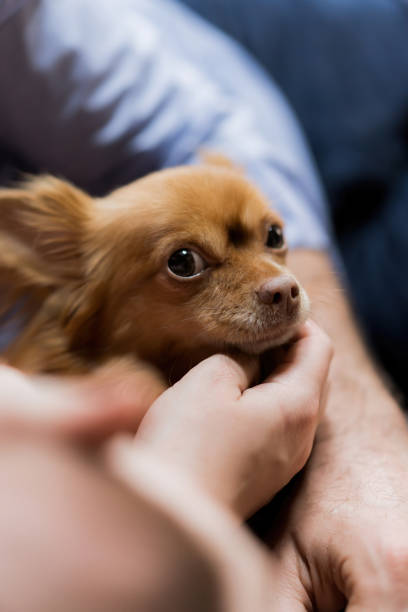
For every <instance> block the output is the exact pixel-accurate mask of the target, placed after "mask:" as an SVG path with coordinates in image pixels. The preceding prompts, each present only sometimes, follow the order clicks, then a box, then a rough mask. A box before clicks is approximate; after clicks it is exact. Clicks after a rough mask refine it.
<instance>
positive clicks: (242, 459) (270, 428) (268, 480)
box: [136, 322, 331, 517]
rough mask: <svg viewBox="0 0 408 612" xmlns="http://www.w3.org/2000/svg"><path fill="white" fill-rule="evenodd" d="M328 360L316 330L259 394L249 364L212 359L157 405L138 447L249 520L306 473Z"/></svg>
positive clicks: (302, 337) (307, 332)
mask: <svg viewBox="0 0 408 612" xmlns="http://www.w3.org/2000/svg"><path fill="white" fill-rule="evenodd" d="M330 358H331V344H330V342H329V340H328V338H327V336H326V335H325V334H324V332H322V331H321V330H320V329H319V328H318V327H317V325H316V324H314V323H311V322H309V323H307V324H305V325H304V327H303V328H302V330H301V332H300V333H299V336H298V338H297V340H296V341H295V342H294V343H293V345H292V346H291V348H290V349H289V350H288V352H287V353H286V358H285V361H284V362H283V363H282V364H281V365H280V367H279V368H278V369H277V370H275V371H274V372H273V374H271V375H270V376H269V377H268V378H267V379H266V381H265V382H264V383H262V384H260V385H258V386H256V387H253V388H248V386H249V381H250V380H251V367H250V365H249V364H248V363H246V364H244V362H243V363H242V364H241V365H239V364H238V363H237V362H236V361H234V360H233V359H230V358H229V357H226V356H223V355H216V356H213V357H210V358H209V359H206V360H205V361H203V362H202V363H200V364H199V365H198V366H196V367H195V368H193V369H192V370H191V371H190V372H189V373H188V374H186V375H185V376H184V378H183V379H181V380H180V381H179V382H178V383H176V384H175V385H174V386H173V387H171V388H170V389H168V390H167V391H166V392H165V393H164V394H163V395H162V396H161V397H159V398H158V400H156V402H155V403H154V404H153V405H152V407H151V408H150V410H149V411H148V413H147V414H146V416H145V417H144V418H143V420H142V422H141V425H140V427H139V429H138V431H137V434H136V443H137V444H145V445H147V446H148V447H149V449H150V450H151V451H153V452H154V453H156V454H157V455H158V456H159V457H161V459H162V460H164V461H168V462H169V463H172V464H174V465H177V466H178V467H180V468H181V469H182V470H183V471H184V472H187V473H188V474H189V475H190V476H191V477H192V478H193V479H194V480H196V481H198V482H199V483H200V484H201V485H202V486H203V488H204V489H206V490H207V491H209V492H211V493H212V494H213V495H214V496H215V497H216V498H217V499H218V500H219V501H221V502H223V503H225V504H227V505H228V506H229V507H231V508H233V509H234V510H235V511H237V512H238V513H239V514H240V515H241V516H242V517H247V516H249V515H250V514H251V513H253V512H254V511H256V510H257V509H259V508H260V507H261V506H262V505H264V504H265V503H266V502H268V501H269V500H270V499H271V498H272V497H273V495H274V494H275V493H276V492H277V491H278V490H279V489H280V488H281V487H283V486H284V485H285V484H286V483H287V482H288V481H289V480H290V479H291V478H292V476H293V475H294V474H295V473H296V472H298V471H299V470H300V469H301V468H302V467H303V466H304V464H305V462H306V460H307V458H308V456H309V454H310V450H311V448H312V444H313V439H314V435H315V431H316V427H317V424H318V422H319V415H320V410H321V399H322V393H323V389H324V386H325V381H326V377H327V372H328V368H329V364H330ZM252 365H253V363H252Z"/></svg>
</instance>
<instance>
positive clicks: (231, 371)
mask: <svg viewBox="0 0 408 612" xmlns="http://www.w3.org/2000/svg"><path fill="white" fill-rule="evenodd" d="M258 371H259V359H258V358H257V357H252V356H248V355H244V354H242V353H237V354H234V355H233V356H228V355H223V354H218V355H212V356H211V357H208V358H207V359H205V360H204V361H202V362H201V363H199V364H198V365H196V366H195V367H194V368H192V370H190V371H189V372H188V373H187V374H186V375H185V376H184V377H183V378H182V379H181V380H180V381H179V382H178V383H176V385H174V387H175V388H177V387H180V386H181V385H183V386H184V387H186V386H188V387H189V388H191V390H194V395H195V396H196V395H197V389H198V388H202V389H203V390H205V393H207V394H208V393H211V391H212V390H214V391H216V392H217V394H219V392H220V391H224V392H225V393H226V394H228V395H229V396H239V395H240V394H241V393H242V392H243V391H244V390H245V389H247V388H248V387H249V385H250V384H251V382H252V381H253V380H254V379H255V377H256V376H257V373H258Z"/></svg>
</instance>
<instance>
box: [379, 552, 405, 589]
mask: <svg viewBox="0 0 408 612" xmlns="http://www.w3.org/2000/svg"><path fill="white" fill-rule="evenodd" d="M383 555H384V560H385V563H386V567H387V569H388V572H389V575H390V577H391V579H392V580H393V581H394V582H403V583H404V584H406V581H407V575H408V545H407V544H405V543H404V544H400V543H393V544H387V545H386V546H385V547H384V551H383Z"/></svg>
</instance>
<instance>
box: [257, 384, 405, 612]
mask: <svg viewBox="0 0 408 612" xmlns="http://www.w3.org/2000/svg"><path fill="white" fill-rule="evenodd" d="M364 397H365V400H366V401H367V402H369V406H370V409H371V410H372V413H373V414H372V418H371V419H370V418H367V419H366V422H362V423H358V422H357V421H354V422H353V423H350V424H349V427H350V428H349V429H346V428H344V429H342V430H339V431H331V432H330V433H329V432H326V433H327V435H325V436H324V437H322V438H321V439H319V440H318V441H317V443H316V445H315V447H314V449H313V453H312V457H311V459H310V461H309V463H308V466H307V467H306V470H305V472H304V474H303V475H302V476H301V478H300V485H299V488H298V490H297V492H296V493H295V495H294V496H293V497H292V498H291V501H290V504H289V507H288V506H285V507H283V508H282V517H281V520H276V515H274V517H273V519H274V523H275V524H274V526H273V533H271V534H270V537H269V538H268V540H269V543H270V546H271V549H272V555H273V557H274V558H275V559H279V563H280V571H282V572H283V573H285V574H286V575H291V576H293V577H295V576H296V580H294V584H293V585H292V588H293V593H294V595H293V601H292V606H293V610H298V609H303V610H310V609H311V608H313V609H315V610H322V611H324V612H326V611H327V612H331V611H333V612H337V611H338V610H340V609H342V608H343V607H345V606H346V605H347V607H346V610H347V612H363V611H364V612H366V611H370V612H376V611H378V612H380V611H381V612H402V611H403V610H408V579H407V577H408V484H407V478H406V476H407V469H408V431H407V427H406V425H405V422H404V419H403V418H402V415H401V414H399V412H398V410H397V407H396V406H395V405H392V404H393V402H392V400H391V398H390V397H389V396H388V394H386V393H385V392H384V391H382V392H381V391H380V390H376V393H373V392H370V391H369V390H368V391H366V393H365V396H364ZM356 399H357V398H356ZM379 403H382V405H383V406H382V408H383V407H384V405H385V404H387V403H388V404H390V405H389V406H388V409H387V411H386V414H387V422H384V421H383V420H382V421H380V420H379V419H378V418H377V415H376V405H379ZM339 409H340V407H339ZM295 593H296V597H295ZM299 600H301V601H302V605H301V607H299V604H298V602H299Z"/></svg>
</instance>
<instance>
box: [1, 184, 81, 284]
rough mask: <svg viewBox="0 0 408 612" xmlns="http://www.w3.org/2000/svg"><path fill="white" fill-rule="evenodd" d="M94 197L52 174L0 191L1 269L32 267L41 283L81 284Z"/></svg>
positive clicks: (31, 272) (33, 272)
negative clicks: (48, 281)
mask: <svg viewBox="0 0 408 612" xmlns="http://www.w3.org/2000/svg"><path fill="white" fill-rule="evenodd" d="M91 206H92V199H91V198H90V197H89V196H88V195H86V194H85V193H83V192H82V191H81V190H79V189H77V188H76V187H74V186H73V185H71V184H69V183H67V182H66V181H62V180H60V179H56V178H53V177H50V176H42V177H39V178H35V179H32V180H30V181H28V182H27V183H25V184H24V185H22V186H21V187H20V188H18V189H1V190H0V245H1V248H0V268H3V269H9V270H12V269H16V270H17V268H19V269H20V270H21V271H23V269H27V271H30V274H32V275H33V280H34V277H37V280H38V282H43V281H45V279H46V278H47V279H49V280H51V279H53V280H54V282H57V283H58V282H60V281H61V282H65V283H66V282H67V281H69V280H76V279H78V278H79V277H80V275H81V272H82V261H81V260H82V249H83V242H84V236H85V230H86V224H87V221H88V219H89V217H90V211H91Z"/></svg>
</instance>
